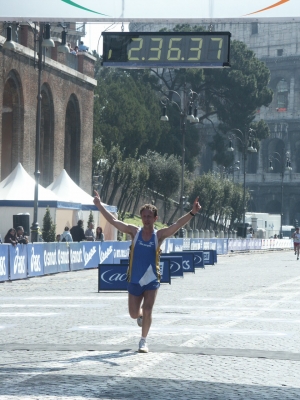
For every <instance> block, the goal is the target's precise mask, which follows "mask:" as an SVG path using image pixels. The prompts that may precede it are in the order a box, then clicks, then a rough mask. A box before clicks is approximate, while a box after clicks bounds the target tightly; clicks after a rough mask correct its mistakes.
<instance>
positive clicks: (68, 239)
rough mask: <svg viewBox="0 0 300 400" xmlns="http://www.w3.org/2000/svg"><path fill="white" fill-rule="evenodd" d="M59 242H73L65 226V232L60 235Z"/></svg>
mask: <svg viewBox="0 0 300 400" xmlns="http://www.w3.org/2000/svg"><path fill="white" fill-rule="evenodd" d="M60 242H73V238H72V235H71V233H70V232H69V227H68V226H65V230H64V231H63V233H62V235H60Z"/></svg>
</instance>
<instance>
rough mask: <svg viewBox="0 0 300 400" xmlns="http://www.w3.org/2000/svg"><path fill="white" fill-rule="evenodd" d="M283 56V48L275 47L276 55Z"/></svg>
mask: <svg viewBox="0 0 300 400" xmlns="http://www.w3.org/2000/svg"><path fill="white" fill-rule="evenodd" d="M282 56H283V49H277V57H282Z"/></svg>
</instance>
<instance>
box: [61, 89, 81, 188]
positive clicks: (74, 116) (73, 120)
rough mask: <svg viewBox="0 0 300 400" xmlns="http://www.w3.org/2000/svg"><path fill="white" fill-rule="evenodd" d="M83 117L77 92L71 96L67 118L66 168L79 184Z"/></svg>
mask: <svg viewBox="0 0 300 400" xmlns="http://www.w3.org/2000/svg"><path fill="white" fill-rule="evenodd" d="M80 140H81V118H80V109H79V102H78V99H77V97H76V95H75V94H72V95H71V96H70V98H69V101H68V104H67V109H66V119H65V155H64V168H65V170H66V171H67V173H68V174H69V175H70V177H71V178H72V179H73V181H74V182H76V183H77V184H79V175H80Z"/></svg>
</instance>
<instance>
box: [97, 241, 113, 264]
mask: <svg viewBox="0 0 300 400" xmlns="http://www.w3.org/2000/svg"><path fill="white" fill-rule="evenodd" d="M113 249H114V242H101V243H100V246H99V247H98V253H99V259H100V264H113V262H114V251H113Z"/></svg>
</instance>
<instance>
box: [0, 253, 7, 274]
mask: <svg viewBox="0 0 300 400" xmlns="http://www.w3.org/2000/svg"><path fill="white" fill-rule="evenodd" d="M3 275H6V266H5V256H3V257H0V276H3Z"/></svg>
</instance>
